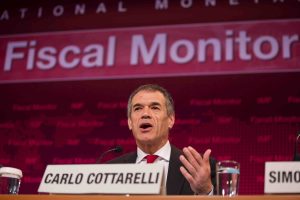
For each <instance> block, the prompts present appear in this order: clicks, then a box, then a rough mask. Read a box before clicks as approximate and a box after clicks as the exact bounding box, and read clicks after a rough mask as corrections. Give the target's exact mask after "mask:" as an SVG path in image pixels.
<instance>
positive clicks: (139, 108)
mask: <svg viewBox="0 0 300 200" xmlns="http://www.w3.org/2000/svg"><path fill="white" fill-rule="evenodd" d="M141 109H142V107H140V106H139V107H134V108H133V111H139V110H141Z"/></svg>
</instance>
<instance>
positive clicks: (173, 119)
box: [168, 114, 175, 129]
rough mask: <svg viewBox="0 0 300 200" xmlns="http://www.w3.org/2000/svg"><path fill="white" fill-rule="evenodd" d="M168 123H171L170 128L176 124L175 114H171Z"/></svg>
mask: <svg viewBox="0 0 300 200" xmlns="http://www.w3.org/2000/svg"><path fill="white" fill-rule="evenodd" d="M168 123H169V125H168V126H169V129H171V128H172V127H173V126H174V123H175V115H174V114H173V115H171V116H169V120H168Z"/></svg>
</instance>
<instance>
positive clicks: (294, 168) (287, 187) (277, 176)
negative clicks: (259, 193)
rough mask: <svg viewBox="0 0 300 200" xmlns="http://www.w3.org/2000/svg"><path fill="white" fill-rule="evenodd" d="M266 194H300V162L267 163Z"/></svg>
mask: <svg viewBox="0 0 300 200" xmlns="http://www.w3.org/2000/svg"><path fill="white" fill-rule="evenodd" d="M265 193H282V194H283V193H300V162H295V161H293V162H266V163H265Z"/></svg>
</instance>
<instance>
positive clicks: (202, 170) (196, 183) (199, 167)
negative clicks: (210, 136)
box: [179, 146, 213, 194]
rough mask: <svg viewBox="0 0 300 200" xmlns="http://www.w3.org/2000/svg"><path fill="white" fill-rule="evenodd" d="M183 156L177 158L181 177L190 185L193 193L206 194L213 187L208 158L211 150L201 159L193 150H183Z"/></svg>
mask: <svg viewBox="0 0 300 200" xmlns="http://www.w3.org/2000/svg"><path fill="white" fill-rule="evenodd" d="M183 153H184V156H183V155H181V156H180V157H179V159H180V161H181V162H182V164H183V166H184V167H183V166H182V167H180V171H181V173H182V175H183V176H184V177H185V178H186V179H187V181H188V182H189V183H190V186H191V188H192V190H193V192H195V193H197V194H208V193H209V192H211V191H212V189H213V186H212V182H211V178H210V171H211V170H210V164H209V156H210V153H211V150H210V149H208V150H206V151H205V153H204V154H203V157H202V156H201V155H200V154H199V153H198V152H197V151H196V150H195V149H194V148H193V147H190V146H189V147H185V148H183Z"/></svg>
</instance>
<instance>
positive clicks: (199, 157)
mask: <svg viewBox="0 0 300 200" xmlns="http://www.w3.org/2000/svg"><path fill="white" fill-rule="evenodd" d="M188 149H189V150H190V152H191V154H192V155H193V157H194V158H195V160H196V161H197V162H198V164H199V165H202V164H203V161H202V160H203V158H202V156H201V155H200V154H199V153H198V152H197V151H196V150H195V149H194V148H193V147H191V146H189V147H188Z"/></svg>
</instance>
